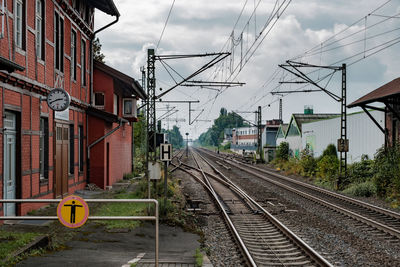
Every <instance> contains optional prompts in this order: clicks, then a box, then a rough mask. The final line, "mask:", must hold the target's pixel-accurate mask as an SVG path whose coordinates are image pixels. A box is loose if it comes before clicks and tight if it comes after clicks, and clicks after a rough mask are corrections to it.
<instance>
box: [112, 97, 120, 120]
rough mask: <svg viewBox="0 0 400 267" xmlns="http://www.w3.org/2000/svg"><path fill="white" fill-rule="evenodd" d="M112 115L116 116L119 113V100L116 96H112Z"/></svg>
mask: <svg viewBox="0 0 400 267" xmlns="http://www.w3.org/2000/svg"><path fill="white" fill-rule="evenodd" d="M113 113H114V114H115V115H117V116H118V113H119V99H118V95H116V94H114V110H113Z"/></svg>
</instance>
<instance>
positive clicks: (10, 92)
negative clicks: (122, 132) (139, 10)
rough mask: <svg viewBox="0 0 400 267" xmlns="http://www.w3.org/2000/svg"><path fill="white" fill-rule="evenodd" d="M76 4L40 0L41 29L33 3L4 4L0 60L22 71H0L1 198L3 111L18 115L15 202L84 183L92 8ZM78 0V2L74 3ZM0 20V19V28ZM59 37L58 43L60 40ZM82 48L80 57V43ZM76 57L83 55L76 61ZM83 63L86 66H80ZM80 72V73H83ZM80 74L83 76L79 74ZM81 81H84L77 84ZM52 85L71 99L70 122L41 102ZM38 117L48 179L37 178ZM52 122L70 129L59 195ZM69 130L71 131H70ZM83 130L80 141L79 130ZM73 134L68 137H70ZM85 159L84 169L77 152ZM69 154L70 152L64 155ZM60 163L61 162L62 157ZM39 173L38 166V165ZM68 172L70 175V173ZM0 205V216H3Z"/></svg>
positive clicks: (9, 0) (22, 208) (11, 0)
mask: <svg viewBox="0 0 400 267" xmlns="http://www.w3.org/2000/svg"><path fill="white" fill-rule="evenodd" d="M17 2H18V3H22V13H23V16H22V33H21V36H22V47H18V44H17V40H16V38H17V37H16V35H15V30H16V29H17V25H16V21H17V19H16V16H17V12H16V9H17V8H18V4H17ZM77 2H78V1H74V0H68V1H65V0H63V1H62V0H42V1H41V3H42V4H43V8H42V11H43V14H42V23H43V26H42V28H41V27H38V29H37V27H36V26H37V25H36V18H37V17H36V14H37V12H38V10H37V5H36V4H37V1H36V0H18V1H17V0H5V9H6V12H5V13H6V14H5V19H4V32H3V35H2V36H1V34H0V56H1V57H2V58H5V59H7V60H9V61H11V62H14V63H16V64H18V65H20V66H22V67H23V68H24V70H23V71H15V72H13V73H8V72H6V71H0V96H1V97H0V116H1V117H2V118H3V119H2V120H0V129H1V132H0V133H1V134H0V162H1V166H2V168H0V188H1V190H0V198H4V196H3V193H4V190H3V188H4V185H3V177H4V173H3V170H4V164H5V163H4V155H3V154H4V149H3V144H4V140H3V136H4V133H3V132H4V116H3V115H4V112H6V111H7V112H12V113H13V114H15V115H16V117H17V133H16V137H17V143H16V150H17V156H16V166H15V167H16V186H17V188H16V196H15V197H16V198H56V197H62V196H65V195H67V194H71V193H73V192H75V191H76V190H77V189H82V188H84V187H85V185H86V178H87V177H86V167H87V166H86V162H87V159H86V146H87V137H86V126H87V122H86V118H87V116H86V113H85V110H86V108H87V107H88V105H89V100H90V88H89V81H90V64H88V63H89V62H90V57H89V55H90V53H89V52H90V45H91V42H90V40H91V39H92V38H93V36H94V35H93V13H94V8H93V7H90V6H86V2H84V1H79V2H80V3H81V6H78V7H76V3H77ZM79 2H78V3H79ZM56 16H58V17H59V18H60V20H59V21H61V22H59V24H60V29H62V30H60V36H62V38H61V39H58V40H60V42H59V43H60V46H59V49H61V50H57V42H56V40H55V36H56V25H57V24H56ZM1 23H2V20H1V19H0V30H1V26H2V25H1ZM39 29H43V30H42V33H43V35H42V36H43V38H42V45H43V48H42V51H43V55H44V56H43V58H42V59H41V58H39V57H38V54H39V51H37V48H36V42H37V40H38V39H40V38H39V37H38V36H39V34H38V32H39ZM72 30H73V31H74V32H76V63H77V64H76V79H72V78H71V69H72V68H71V62H72V55H71V51H72V50H71V32H72ZM62 39H63V40H62ZM82 43H84V44H85V51H84V53H82V51H81V50H82V47H81V44H82ZM56 50H57V51H60V52H59V54H60V55H61V60H60V66H62V67H59V69H60V68H62V70H57V69H56V64H57V63H56V59H55V55H56V54H57V53H56ZM81 55H84V56H83V57H81ZM82 59H84V62H85V63H86V64H84V65H85V66H84V67H83V66H82V65H83V64H82V63H83V62H82ZM83 68H84V69H83ZM82 74H83V76H82ZM81 77H85V80H86V83H83V82H82V81H81ZM55 87H60V88H63V89H65V90H66V91H67V92H68V93H69V94H70V96H71V99H72V101H71V105H70V108H69V118H66V119H60V118H56V117H55V114H54V112H53V111H52V110H51V109H49V107H48V106H47V102H46V101H41V100H40V97H46V96H47V94H48V92H49V91H50V90H52V89H53V88H55ZM41 118H43V120H44V121H47V124H48V140H47V141H48V155H47V159H48V161H47V162H45V165H46V167H45V168H46V171H47V177H44V178H41V177H40V176H41V174H40V170H41V165H40V159H39V158H40V153H39V150H40V146H39V142H40V136H41V134H42V132H41V131H40V123H41ZM56 124H60V125H64V126H65V125H66V127H69V129H70V131H69V132H68V133H69V134H68V138H67V140H68V142H69V145H68V153H70V152H72V151H70V150H71V148H72V147H71V145H70V142H71V143H72V144H73V151H74V153H73V154H74V156H73V167H71V168H70V166H69V164H70V163H72V161H70V156H68V177H67V179H68V182H67V184H68V188H67V190H66V191H64V192H62V193H61V194H58V193H56V190H55V188H56V173H55V172H56V160H54V159H55V158H56V157H57V152H56V146H55V143H56ZM72 129H73V131H72ZM78 129H82V130H83V133H84V134H83V136H82V137H83V142H82V143H81V142H79V141H80V139H79V138H82V137H80V136H79V134H78V133H79V130H78ZM72 133H73V134H72ZM80 150H83V151H82V152H83V153H81V154H82V155H84V158H83V160H82V162H83V166H82V167H83V168H82V167H81V166H80V162H79V159H80V158H79V151H80ZM68 155H69V154H68ZM63 160H65V158H63ZM42 169H43V167H42ZM72 169H73V171H71V170H72ZM41 205H43V204H24V205H17V209H16V213H17V214H18V215H24V214H26V213H27V212H29V211H30V210H32V209H33V208H37V207H39V206H41ZM2 210H3V209H2V205H1V204H0V214H3V213H2Z"/></svg>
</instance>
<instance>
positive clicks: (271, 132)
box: [261, 120, 281, 162]
mask: <svg viewBox="0 0 400 267" xmlns="http://www.w3.org/2000/svg"><path fill="white" fill-rule="evenodd" d="M280 123H281V121H280V120H268V121H267V123H266V124H265V126H264V129H263V130H262V134H261V140H262V147H263V151H264V160H265V161H267V162H270V161H271V160H273V159H274V157H275V150H276V137H277V132H278V129H279V127H280Z"/></svg>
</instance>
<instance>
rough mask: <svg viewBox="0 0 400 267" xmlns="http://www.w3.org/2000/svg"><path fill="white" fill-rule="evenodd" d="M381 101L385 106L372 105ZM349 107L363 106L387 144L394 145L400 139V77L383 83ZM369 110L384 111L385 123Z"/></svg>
mask: <svg viewBox="0 0 400 267" xmlns="http://www.w3.org/2000/svg"><path fill="white" fill-rule="evenodd" d="M374 103H380V104H381V106H383V107H376V106H372V104H374ZM348 107H349V108H352V107H361V108H362V109H363V110H364V112H365V113H366V114H367V115H368V116H369V117H370V119H371V121H372V122H373V123H374V124H375V126H376V127H377V128H378V129H379V130H380V131H381V132H382V133H383V134H384V137H385V139H384V140H385V145H386V146H393V145H394V144H396V143H399V141H400V78H397V79H394V80H393V81H391V82H389V83H387V84H384V85H382V86H381V87H379V88H377V89H375V90H374V91H372V92H370V93H368V94H366V95H365V96H363V97H361V98H359V99H357V100H356V101H354V102H353V103H351V104H350V105H349V106H348ZM368 110H376V111H379V112H382V114H384V116H385V123H384V125H381V124H380V123H379V121H377V120H376V119H374V117H373V116H372V115H371V113H370V112H369V111H368Z"/></svg>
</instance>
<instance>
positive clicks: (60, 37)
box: [54, 12, 64, 72]
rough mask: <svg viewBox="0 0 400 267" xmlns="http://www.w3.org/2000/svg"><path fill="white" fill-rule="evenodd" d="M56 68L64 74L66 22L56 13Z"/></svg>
mask: <svg viewBox="0 0 400 267" xmlns="http://www.w3.org/2000/svg"><path fill="white" fill-rule="evenodd" d="M54 45H55V55H54V56H55V68H56V69H57V70H59V71H61V72H64V20H63V19H62V18H61V17H60V15H59V14H58V13H57V12H55V15H54Z"/></svg>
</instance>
